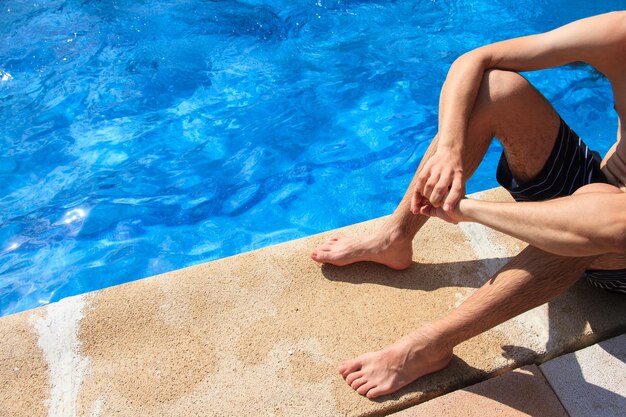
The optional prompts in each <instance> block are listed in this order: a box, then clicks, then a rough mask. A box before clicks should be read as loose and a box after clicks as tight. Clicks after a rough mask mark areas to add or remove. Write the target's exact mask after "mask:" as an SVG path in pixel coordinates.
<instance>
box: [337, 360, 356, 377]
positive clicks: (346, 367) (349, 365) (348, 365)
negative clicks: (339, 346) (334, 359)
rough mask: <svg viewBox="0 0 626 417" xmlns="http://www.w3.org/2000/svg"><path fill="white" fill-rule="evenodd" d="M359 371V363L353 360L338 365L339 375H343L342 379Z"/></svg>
mask: <svg viewBox="0 0 626 417" xmlns="http://www.w3.org/2000/svg"><path fill="white" fill-rule="evenodd" d="M360 370H361V363H360V362H358V361H355V360H352V361H345V362H343V363H342V364H341V365H339V373H340V374H341V375H343V377H344V378H346V377H347V376H348V374H351V373H353V372H356V371H360Z"/></svg>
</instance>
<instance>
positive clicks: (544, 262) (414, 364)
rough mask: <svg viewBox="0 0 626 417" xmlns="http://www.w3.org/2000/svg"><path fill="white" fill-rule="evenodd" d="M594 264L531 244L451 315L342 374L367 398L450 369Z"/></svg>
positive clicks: (348, 366) (351, 364) (357, 362)
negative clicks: (455, 352)
mask: <svg viewBox="0 0 626 417" xmlns="http://www.w3.org/2000/svg"><path fill="white" fill-rule="evenodd" d="M593 260H594V258H567V257H561V256H557V255H552V254H549V253H546V252H543V251H541V250H539V249H537V248H535V247H532V246H529V247H527V248H526V249H525V250H523V251H522V252H521V253H520V254H519V255H518V256H516V257H515V258H514V259H513V260H512V261H511V262H509V263H508V264H507V265H506V266H505V267H504V268H502V269H501V270H500V271H499V272H498V273H496V274H495V275H494V276H493V277H492V278H491V279H490V280H489V281H487V283H485V284H484V285H483V286H482V287H481V288H479V289H478V290H477V291H476V292H475V293H474V294H472V296H471V297H470V298H468V299H467V300H466V301H465V302H464V303H463V304H461V305H460V306H459V307H458V308H457V309H455V310H453V311H452V312H451V313H450V314H448V315H447V316H445V317H443V318H442V319H439V320H437V321H435V322H433V323H430V324H428V325H426V326H423V327H422V328H420V329H418V330H417V331H415V332H413V333H411V334H409V335H407V336H405V337H403V338H402V339H400V340H399V341H398V342H396V343H394V344H393V345H390V346H387V347H386V348H384V349H383V350H381V351H378V352H370V353H366V354H364V355H361V356H359V357H358V358H356V359H353V360H350V361H346V362H344V363H342V364H341V365H340V367H339V372H340V373H341V374H342V376H343V377H344V378H345V380H346V382H347V383H348V384H349V385H350V386H351V387H352V388H353V389H354V390H356V391H357V392H358V393H359V394H361V395H366V396H367V397H368V398H375V397H378V396H381V395H385V394H389V393H392V392H395V391H397V390H398V389H400V388H402V387H404V386H405V385H407V384H409V383H411V382H412V381H414V380H416V379H418V378H420V377H422V376H424V375H426V374H429V373H432V372H436V371H439V370H441V369H443V368H444V367H446V366H447V365H448V363H449V362H450V359H451V358H452V349H453V347H454V346H456V345H457V344H459V343H461V342H463V341H465V340H467V339H470V338H471V337H474V336H476V335H478V334H480V333H482V332H484V331H486V330H488V329H490V328H492V327H494V326H496V325H498V324H500V323H503V322H504V321H506V320H509V319H510V318H513V317H515V316H517V315H519V314H521V313H523V312H525V311H528V310H530V309H532V308H534V307H537V306H539V305H541V304H543V303H545V302H547V301H549V300H551V299H553V298H554V297H556V296H557V295H559V294H561V293H562V292H563V291H565V290H566V289H567V288H569V287H570V286H571V285H573V284H574V283H575V282H576V281H577V280H578V279H579V278H580V276H581V274H582V273H583V271H584V270H585V269H586V268H587V267H588V266H589V265H590V264H591V263H592V262H593Z"/></svg>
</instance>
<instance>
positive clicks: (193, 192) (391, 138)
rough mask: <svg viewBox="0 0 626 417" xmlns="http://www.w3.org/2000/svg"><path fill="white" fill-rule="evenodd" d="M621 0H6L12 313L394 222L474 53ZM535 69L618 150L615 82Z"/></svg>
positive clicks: (0, 140) (2, 195)
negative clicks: (459, 65) (362, 225)
mask: <svg viewBox="0 0 626 417" xmlns="http://www.w3.org/2000/svg"><path fill="white" fill-rule="evenodd" d="M622 5H623V1H621V0H620V1H595V2H590V1H588V0H567V1H565V0H471V1H470V0H466V1H464V0H414V1H400V0H399V1H339V0H334V1H331V0H308V1H287V0H274V1H270V0H266V1H263V0H248V1H243V0H241V1H182V0H179V1H173V0H170V1H167V0H151V1H137V0H128V1H121V0H120V1H113V0H108V1H107V0H94V1H78V0H72V1H60V0H51V1H39V0H33V1H28V2H26V1H14V0H5V1H3V2H1V3H0V132H1V133H0V149H1V153H0V314H10V313H14V312H17V311H21V310H24V309H28V308H32V307H35V306H38V305H41V304H45V303H48V302H50V301H55V300H59V299H60V298H63V297H66V296H69V295H73V294H78V293H82V292H86V291H90V290H95V289H99V288H103V287H107V286H110V285H114V284H119V283H122V282H126V281H128V280H131V279H136V278H140V277H145V276H149V275H153V274H157V273H161V272H165V271H169V270H172V269H176V268H181V267H184V266H188V265H192V264H196V263H200V262H203V261H208V260H212V259H216V258H221V257H225V256H229V255H233V254H235V253H239V252H243V251H248V250H251V249H255V248H259V247H262V246H266V245H270V244H274V243H278V242H282V241H285V240H289V239H293V238H298V237H302V236H305V235H309V234H313V233H316V232H320V231H323V230H328V229H332V228H336V227H339V226H343V225H347V224H351V223H355V222H359V221H363V220H367V219H371V218H374V217H378V216H382V215H386V214H389V213H390V212H391V211H392V210H393V208H394V207H395V204H396V203H397V201H398V200H399V199H400V197H401V195H402V193H403V192H404V189H405V187H406V186H407V185H408V183H409V181H410V178H411V175H412V173H413V171H414V170H415V168H416V166H417V164H418V162H419V160H420V158H421V155H422V154H423V152H424V150H425V148H426V146H427V144H428V141H429V140H430V138H431V137H432V136H433V134H434V133H435V129H436V124H437V100H438V91H439V89H440V86H441V84H442V82H443V80H444V77H445V74H446V72H447V70H448V67H449V65H450V64H451V63H452V61H453V60H454V59H455V58H456V57H457V56H458V55H460V54H462V53H463V52H465V51H467V50H469V49H472V48H475V47H477V46H479V45H482V44H485V43H489V42H493V41H496V40H500V39H504V38H509V37H513V36H518V35H524V34H530V33H536V32H542V31H546V30H549V29H551V28H554V27H556V26H559V25H562V24H564V23H566V22H568V21H571V20H575V19H578V18H581V17H584V16H589V15H593V14H597V13H601V12H606V11H609V10H612V9H618V8H619V7H621V6H622ZM529 78H530V79H531V80H532V82H534V83H535V84H536V86H537V87H538V88H539V89H540V90H541V91H542V92H543V93H544V94H545V95H546V96H547V97H548V98H549V99H550V100H552V101H553V102H554V104H555V106H556V107H557V109H558V110H559V111H560V112H561V114H562V116H563V117H564V118H565V119H566V120H567V121H568V122H569V123H570V124H571V125H572V127H573V128H574V129H575V130H576V131H578V133H579V134H581V136H583V138H584V139H585V140H586V141H587V142H588V143H589V144H590V145H591V146H592V147H594V148H596V149H597V150H599V151H600V152H605V151H606V150H607V149H608V147H609V145H610V144H611V143H612V141H613V139H614V137H615V129H616V123H617V122H616V118H615V115H614V113H613V110H612V103H611V91H610V87H609V85H608V83H607V81H606V80H604V79H603V78H601V77H600V76H599V75H598V74H597V73H595V72H593V71H591V70H590V69H588V68H586V67H575V68H569V69H556V70H549V71H543V72H540V73H534V74H529ZM499 152H500V150H499V148H498V146H497V145H494V146H493V147H492V148H491V149H490V150H489V153H488V157H487V159H486V161H485V163H484V164H483V165H482V166H481V168H480V170H479V172H478V173H477V175H476V176H475V177H474V178H473V179H472V180H471V181H470V182H469V184H468V190H469V191H470V192H472V191H478V190H482V189H486V188H490V187H493V186H495V185H496V183H495V181H494V179H493V170H494V166H495V164H496V162H497V159H498V156H499Z"/></svg>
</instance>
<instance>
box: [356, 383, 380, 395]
mask: <svg viewBox="0 0 626 417" xmlns="http://www.w3.org/2000/svg"><path fill="white" fill-rule="evenodd" d="M373 388H376V384H375V383H373V382H368V383H366V384H363V385H361V386H360V387H359V389H357V390H356V392H358V393H359V394H361V395H365V394H367V393H368V392H369V391H370V390H371V389H373Z"/></svg>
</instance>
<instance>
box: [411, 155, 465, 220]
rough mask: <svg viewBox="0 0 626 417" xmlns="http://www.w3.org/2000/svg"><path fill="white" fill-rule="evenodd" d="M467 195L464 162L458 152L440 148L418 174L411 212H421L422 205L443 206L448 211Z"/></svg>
mask: <svg viewBox="0 0 626 417" xmlns="http://www.w3.org/2000/svg"><path fill="white" fill-rule="evenodd" d="M464 195H465V183H464V180H463V163H462V161H461V157H460V156H459V155H458V153H456V152H452V151H450V150H447V149H445V150H440V149H438V150H437V151H436V152H435V154H434V155H433V156H432V157H430V159H429V160H428V161H427V162H426V164H425V165H424V167H423V169H422V170H421V171H420V173H419V174H418V175H417V182H416V183H415V189H414V192H413V197H412V199H411V212H412V213H413V214H418V213H420V209H421V207H423V206H425V205H430V206H432V207H441V206H443V211H444V212H446V213H448V212H450V211H451V210H452V208H453V207H455V206H456V205H457V204H458V202H459V201H460V200H461V198H462V197H463V196H464Z"/></svg>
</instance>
